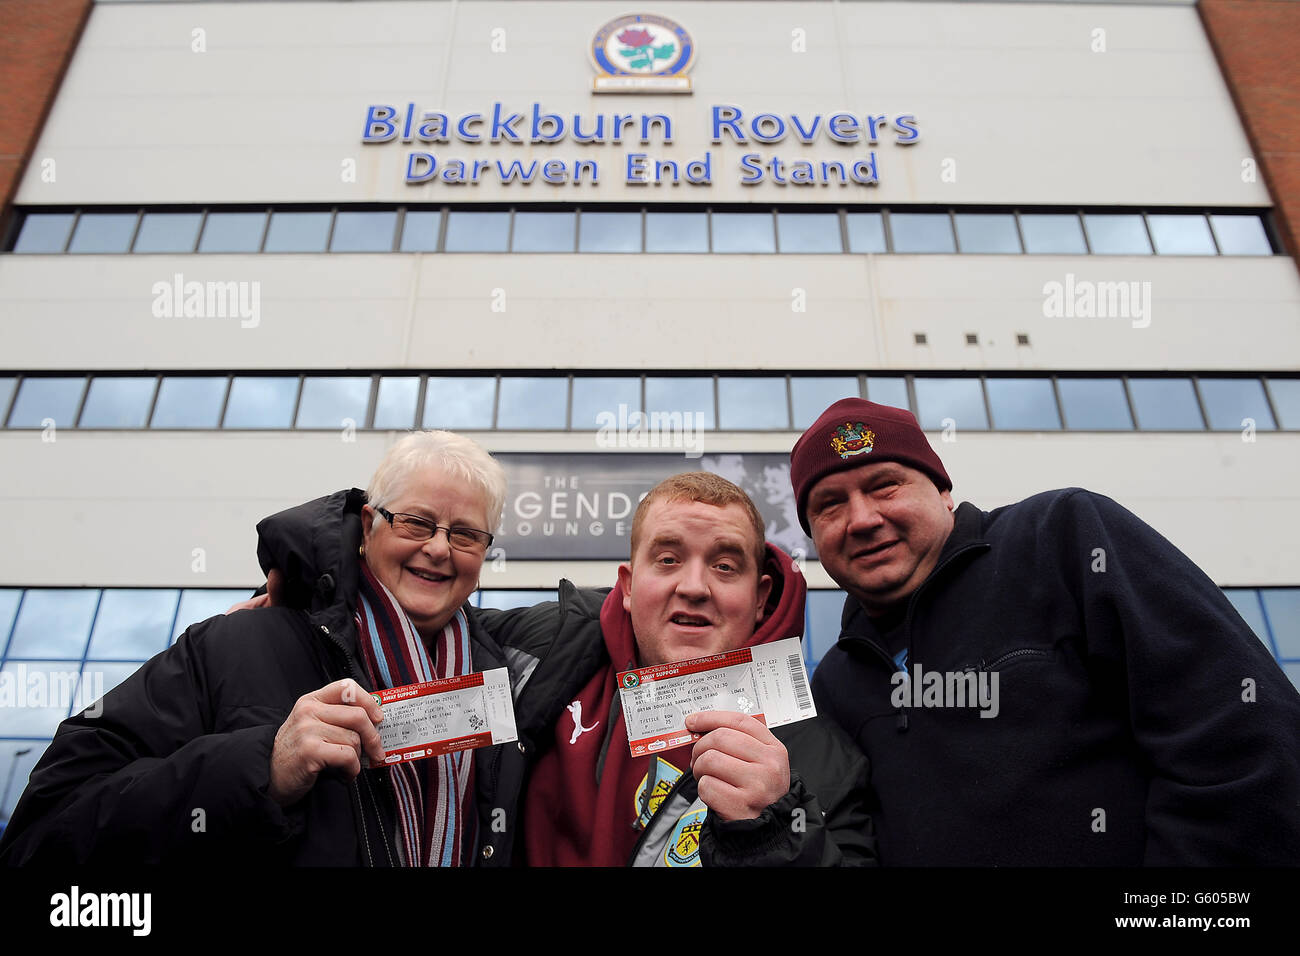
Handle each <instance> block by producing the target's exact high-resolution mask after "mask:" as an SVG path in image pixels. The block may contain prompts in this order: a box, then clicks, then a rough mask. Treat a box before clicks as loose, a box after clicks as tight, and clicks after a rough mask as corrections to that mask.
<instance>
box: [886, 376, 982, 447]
mask: <svg viewBox="0 0 1300 956" xmlns="http://www.w3.org/2000/svg"><path fill="white" fill-rule="evenodd" d="M913 384H914V385H915V386H916V405H917V411H918V413H919V414H918V415H917V419H918V420H919V421H920V423H921V427H922V428H926V429H940V428H944V427H947V426H946V425H945V420H946V419H951V420H952V421H953V422H954V423H955V424H956V428H957V431H958V433H960V432H962V431H983V430H985V429H987V428H988V427H989V421H988V415H987V414H986V412H985V410H984V395H983V392H982V391H981V389H980V381H979V379H976V378H917V379H916V380H915V382H914V383H913ZM870 389H871V386H870V381H868V385H867V394H870V393H871V391H870Z"/></svg>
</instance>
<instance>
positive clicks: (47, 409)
mask: <svg viewBox="0 0 1300 956" xmlns="http://www.w3.org/2000/svg"><path fill="white" fill-rule="evenodd" d="M85 387H86V380H85V379H84V378H25V379H23V383H22V384H21V385H20V386H18V398H17V399H15V400H14V410H13V411H12V412H10V413H9V427H10V428H44V427H45V426H44V425H43V424H42V422H44V421H45V420H46V419H47V418H48V419H53V421H54V424H55V425H56V426H58V427H59V428H71V427H72V424H73V421H74V420H75V419H76V416H77V405H78V403H79V402H80V401H81V392H82V390H83V389H84V388H85Z"/></svg>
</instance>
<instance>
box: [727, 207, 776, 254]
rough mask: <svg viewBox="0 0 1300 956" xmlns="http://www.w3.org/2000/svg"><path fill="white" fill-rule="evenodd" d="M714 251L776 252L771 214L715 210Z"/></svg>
mask: <svg viewBox="0 0 1300 956" xmlns="http://www.w3.org/2000/svg"><path fill="white" fill-rule="evenodd" d="M713 251H714V252H737V253H739V252H776V235H775V233H773V231H772V214H771V213H768V212H715V213H714V214H713Z"/></svg>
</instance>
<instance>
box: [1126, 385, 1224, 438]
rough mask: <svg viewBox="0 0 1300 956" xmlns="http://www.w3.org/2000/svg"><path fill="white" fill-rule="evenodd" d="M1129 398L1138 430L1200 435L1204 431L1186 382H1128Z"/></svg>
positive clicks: (1194, 400) (1193, 397) (1190, 386)
mask: <svg viewBox="0 0 1300 956" xmlns="http://www.w3.org/2000/svg"><path fill="white" fill-rule="evenodd" d="M1128 389H1129V394H1130V395H1132V396H1133V410H1134V411H1135V412H1136V413H1137V420H1138V428H1141V429H1144V430H1146V431H1165V432H1169V431H1200V430H1201V429H1203V428H1205V422H1204V421H1202V420H1201V410H1200V408H1199V407H1198V406H1197V404H1196V393H1195V392H1194V391H1193V390H1192V381H1191V379H1187V378H1131V379H1129V381H1128Z"/></svg>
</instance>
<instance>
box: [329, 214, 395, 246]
mask: <svg viewBox="0 0 1300 956" xmlns="http://www.w3.org/2000/svg"><path fill="white" fill-rule="evenodd" d="M396 231H397V213H395V212H377V211H376V212H340V213H339V214H338V216H337V217H336V218H335V220H334V235H333V236H331V237H330V250H331V251H333V252H390V251H392V248H393V233H395V232H396Z"/></svg>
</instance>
